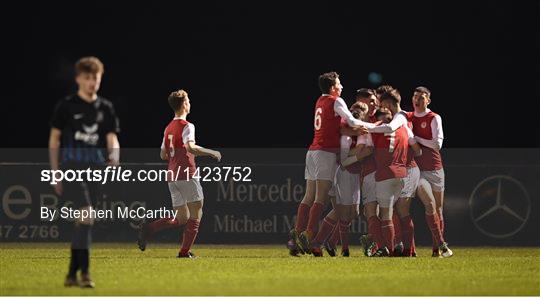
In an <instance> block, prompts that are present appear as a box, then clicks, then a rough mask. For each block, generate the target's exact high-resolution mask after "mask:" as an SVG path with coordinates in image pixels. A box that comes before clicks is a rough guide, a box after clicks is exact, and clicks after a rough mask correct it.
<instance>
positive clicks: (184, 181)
mask: <svg viewBox="0 0 540 298" xmlns="http://www.w3.org/2000/svg"><path fill="white" fill-rule="evenodd" d="M168 101H169V105H170V106H171V108H172V109H173V111H174V115H175V117H174V119H173V120H172V121H171V122H170V123H169V125H167V127H166V128H165V132H164V136H163V142H162V144H161V152H160V157H161V159H163V160H168V170H169V173H170V175H168V176H167V181H168V185H169V191H170V193H171V199H172V205H173V208H174V210H176V211H178V213H177V216H176V218H161V219H158V220H155V221H153V222H151V223H150V224H145V223H143V224H142V225H141V227H140V230H139V239H138V241H137V243H138V245H139V249H141V250H142V251H144V250H145V249H146V243H147V239H148V238H150V237H151V236H152V235H153V234H154V233H156V232H158V231H161V230H164V229H169V228H177V227H180V226H183V225H186V227H185V229H184V234H183V239H182V246H181V248H180V251H179V253H178V257H179V258H194V257H195V255H194V254H193V253H192V252H191V250H190V249H191V246H192V245H193V242H194V241H195V238H196V237H197V233H198V231H199V223H200V221H201V218H202V207H203V199H204V197H203V191H202V187H201V184H200V182H199V179H198V178H197V177H194V174H195V171H196V166H195V156H211V157H213V158H214V159H216V160H217V161H220V160H221V153H220V152H218V151H215V150H211V149H206V148H203V147H201V146H198V145H196V144H195V126H194V125H193V124H192V123H190V122H188V121H187V120H186V117H187V115H188V114H189V112H190V111H191V103H190V101H189V97H188V94H187V92H186V91H184V90H178V91H176V92H172V93H171V94H170V95H169V98H168Z"/></svg>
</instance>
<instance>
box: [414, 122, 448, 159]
mask: <svg viewBox="0 0 540 298" xmlns="http://www.w3.org/2000/svg"><path fill="white" fill-rule="evenodd" d="M431 135H432V136H433V137H432V139H431V140H427V139H424V138H421V137H419V136H415V137H414V138H415V139H416V140H417V141H418V143H420V144H422V145H424V146H426V147H429V148H432V149H435V150H441V148H442V144H443V139H444V133H443V128H442V119H441V116H439V115H435V117H433V120H432V121H431Z"/></svg>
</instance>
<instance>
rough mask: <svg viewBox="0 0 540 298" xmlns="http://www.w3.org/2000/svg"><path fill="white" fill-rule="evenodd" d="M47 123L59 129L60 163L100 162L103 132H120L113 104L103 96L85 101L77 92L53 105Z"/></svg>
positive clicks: (102, 148) (104, 137)
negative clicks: (49, 121) (54, 106)
mask: <svg viewBox="0 0 540 298" xmlns="http://www.w3.org/2000/svg"><path fill="white" fill-rule="evenodd" d="M51 126H52V127H55V128H57V129H60V130H61V131H62V139H61V148H62V151H61V152H62V153H61V159H60V160H61V161H62V163H82V164H104V163H105V162H106V160H107V158H106V155H105V154H106V152H105V149H106V148H107V137H106V136H107V134H108V133H110V132H114V133H118V132H120V125H119V121H118V117H117V116H116V113H115V111H114V107H113V104H112V103H111V102H110V101H108V100H106V99H105V98H103V97H98V98H97V99H96V100H95V101H94V102H92V103H88V102H86V101H84V100H83V99H82V98H80V97H79V96H78V95H77V94H74V95H70V96H67V97H66V98H64V99H62V100H60V101H59V102H58V104H57V105H56V108H55V110H54V114H53V117H52V119H51Z"/></svg>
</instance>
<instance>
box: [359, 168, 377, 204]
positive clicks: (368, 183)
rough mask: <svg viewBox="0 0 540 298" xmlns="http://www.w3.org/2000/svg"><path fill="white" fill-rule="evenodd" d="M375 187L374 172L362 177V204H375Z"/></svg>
mask: <svg viewBox="0 0 540 298" xmlns="http://www.w3.org/2000/svg"><path fill="white" fill-rule="evenodd" d="M375 189H376V187H375V172H373V173H371V174H369V175H367V176H365V177H364V179H363V181H362V191H361V193H362V204H364V205H365V204H367V203H370V202H377V193H376V190H375Z"/></svg>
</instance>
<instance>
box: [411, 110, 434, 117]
mask: <svg viewBox="0 0 540 298" xmlns="http://www.w3.org/2000/svg"><path fill="white" fill-rule="evenodd" d="M429 112H431V110H430V109H426V111H425V112H422V113H417V112H416V111H415V112H414V116H415V117H424V116H425V115H427V114H428V113H429Z"/></svg>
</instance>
